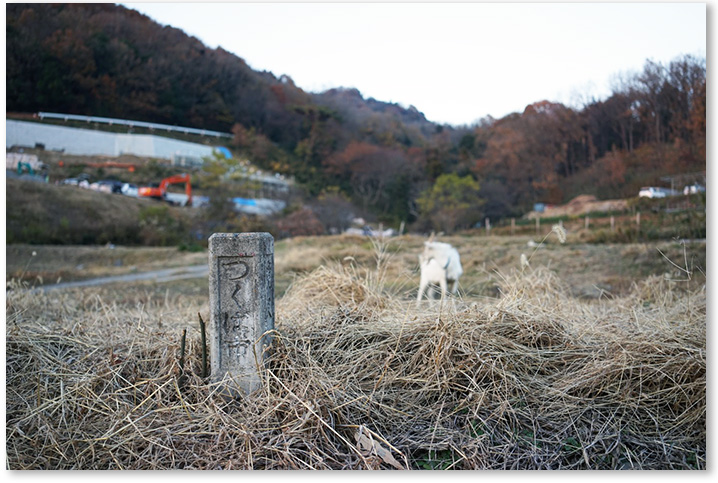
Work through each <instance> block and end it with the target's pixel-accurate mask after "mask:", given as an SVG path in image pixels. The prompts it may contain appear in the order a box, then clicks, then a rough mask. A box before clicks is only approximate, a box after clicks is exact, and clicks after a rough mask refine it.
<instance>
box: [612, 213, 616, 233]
mask: <svg viewBox="0 0 718 483" xmlns="http://www.w3.org/2000/svg"><path fill="white" fill-rule="evenodd" d="M611 231H612V232H613V231H616V219H615V218H614V217H613V215H611Z"/></svg>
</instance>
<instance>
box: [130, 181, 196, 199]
mask: <svg viewBox="0 0 718 483" xmlns="http://www.w3.org/2000/svg"><path fill="white" fill-rule="evenodd" d="M180 183H184V185H185V194H186V195H187V206H192V185H191V184H190V177H189V175H188V174H178V175H175V176H170V177H169V178H165V179H163V180H162V181H160V184H159V186H156V187H155V186H141V187H140V188H139V189H138V190H137V194H138V196H139V197H140V198H156V199H158V200H163V201H166V200H167V187H168V186H169V185H171V184H180Z"/></svg>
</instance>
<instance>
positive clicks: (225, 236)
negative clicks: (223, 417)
mask: <svg viewBox="0 0 718 483" xmlns="http://www.w3.org/2000/svg"><path fill="white" fill-rule="evenodd" d="M209 303H210V324H209V326H210V329H209V335H210V341H209V346H210V350H209V354H210V357H211V364H210V367H211V371H212V380H213V381H215V382H220V381H223V380H225V379H227V380H225V382H226V383H227V384H230V381H233V384H232V385H234V386H237V387H239V388H240V389H241V391H242V393H243V394H244V395H248V394H250V393H252V392H254V391H255V390H256V389H258V388H259V387H261V385H262V380H261V376H260V368H261V366H262V365H263V364H264V360H265V356H266V355H267V349H268V346H269V344H270V342H271V335H270V334H269V332H270V331H272V330H273V329H274V238H273V237H272V235H270V234H269V233H215V234H213V235H212V236H211V237H210V238H209ZM226 389H227V391H228V392H229V394H231V395H232V396H235V397H236V396H238V394H237V393H236V390H233V389H232V388H231V387H227V388H226Z"/></svg>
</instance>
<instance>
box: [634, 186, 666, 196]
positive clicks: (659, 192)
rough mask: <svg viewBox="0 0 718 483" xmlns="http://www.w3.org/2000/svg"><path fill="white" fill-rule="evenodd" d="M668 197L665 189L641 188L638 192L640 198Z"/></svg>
mask: <svg viewBox="0 0 718 483" xmlns="http://www.w3.org/2000/svg"><path fill="white" fill-rule="evenodd" d="M666 195H667V192H666V191H665V190H664V189H662V188H655V187H653V186H648V187H644V188H641V190H640V191H639V192H638V197H639V198H665V197H666Z"/></svg>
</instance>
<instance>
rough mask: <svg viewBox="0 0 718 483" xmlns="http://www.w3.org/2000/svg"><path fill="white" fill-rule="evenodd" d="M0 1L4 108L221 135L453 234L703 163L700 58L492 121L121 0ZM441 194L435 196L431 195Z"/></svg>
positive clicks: (323, 194) (390, 214) (283, 167)
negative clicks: (272, 55)
mask: <svg viewBox="0 0 718 483" xmlns="http://www.w3.org/2000/svg"><path fill="white" fill-rule="evenodd" d="M6 12H7V20H6V32H7V33H6V41H7V47H6V53H7V79H6V80H7V111H8V112H24V113H30V112H37V111H54V112H64V113H74V114H86V115H96V116H109V117H118V118H127V119H136V120H143V121H151V122H160V123H167V124H177V125H184V126H190V127H198V128H207V129H214V130H220V131H226V132H232V133H233V134H234V141H233V145H232V146H231V147H232V148H233V149H234V151H235V152H236V153H237V154H241V155H244V156H247V157H248V158H249V159H250V160H251V161H252V162H253V163H255V164H257V165H259V166H260V167H263V168H265V169H271V170H274V171H277V172H281V173H286V174H290V175H292V176H294V177H295V179H296V180H297V181H298V182H299V183H301V185H302V186H303V187H304V188H305V189H306V192H307V194H308V196H309V197H311V198H316V199H319V200H322V199H325V200H326V199H332V200H339V199H342V198H345V199H346V200H348V201H351V202H352V203H353V204H354V205H355V206H356V207H357V208H358V209H360V210H364V211H365V212H366V213H369V214H374V215H375V216H377V217H378V219H380V220H384V221H387V222H398V221H408V222H410V223H412V222H416V223H417V226H422V227H427V228H428V227H432V228H439V227H438V226H437V224H438V223H439V222H442V226H441V229H445V230H449V231H451V230H453V229H457V228H462V227H468V226H472V225H473V224H474V223H475V222H476V221H478V220H482V219H483V217H485V216H489V217H491V218H492V219H497V218H501V217H506V216H517V215H521V214H523V213H525V212H526V211H528V210H530V209H531V207H532V206H533V203H536V202H546V203H560V202H563V201H567V200H568V199H570V198H572V197H573V196H575V195H578V194H593V195H596V196H598V197H599V198H612V197H626V196H635V195H636V193H637V190H638V188H639V187H640V186H641V185H644V184H655V183H657V182H658V180H659V178H660V177H661V176H665V175H669V174H680V173H687V172H695V171H705V166H706V148H705V146H706V131H705V126H706V67H705V59H703V58H695V57H691V56H682V57H680V58H677V59H675V60H674V61H672V62H670V63H669V64H668V65H662V64H660V63H656V62H652V61H650V60H647V61H646V64H645V66H644V68H643V70H642V71H641V72H638V73H635V74H631V75H625V76H624V77H623V79H622V80H621V82H617V83H616V85H615V86H614V88H613V93H612V95H611V96H610V97H609V98H607V99H605V100H591V101H589V102H586V104H585V105H584V106H582V107H580V108H570V107H567V106H564V105H561V104H555V103H551V102H547V101H541V100H537V102H536V103H534V104H532V105H530V106H528V107H526V109H525V110H524V112H522V113H514V114H511V115H509V116H506V117H504V118H502V119H492V118H484V119H482V120H481V121H479V122H477V123H476V125H473V126H460V127H458V126H446V125H444V126H441V125H436V124H433V123H431V122H429V121H427V120H426V118H425V117H424V115H423V114H422V113H421V112H420V108H421V106H417V107H418V109H417V108H415V107H413V106H411V107H409V108H405V107H402V106H399V105H396V104H391V103H385V102H381V101H380V100H375V99H365V98H364V97H363V96H362V94H361V93H360V92H359V91H358V90H357V89H355V88H353V87H351V86H347V87H346V88H342V89H332V90H330V91H327V92H323V93H318V94H313V93H308V92H304V91H303V90H302V89H300V88H298V87H297V86H295V85H294V83H293V81H292V79H291V78H290V77H289V76H288V75H291V73H286V74H288V75H284V74H280V75H279V76H277V75H275V74H274V73H270V72H256V71H254V70H252V69H251V68H250V67H249V66H248V65H247V64H246V63H245V62H244V61H243V60H242V59H241V58H240V57H238V56H236V55H234V54H232V53H229V52H227V51H225V50H223V49H221V48H218V49H211V48H208V47H206V46H205V45H203V44H202V43H201V42H200V41H199V40H197V39H196V38H193V37H190V36H188V35H186V34H184V33H183V32H182V31H180V30H178V29H175V28H172V27H162V26H160V25H159V24H157V23H155V22H154V21H152V20H151V19H149V18H148V17H146V16H144V15H142V14H139V13H138V12H136V11H133V10H128V9H126V8H124V7H121V6H116V5H112V4H8V5H6ZM443 88H447V89H449V88H451V86H443ZM486 95H487V96H489V95H491V93H486ZM482 115H483V113H482V108H481V106H480V105H477V106H476V117H477V119H478V118H481V116H482ZM436 196H441V199H442V202H441V203H432V202H430V201H431V198H432V197H436ZM446 220H451V223H449V224H447V223H446Z"/></svg>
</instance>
